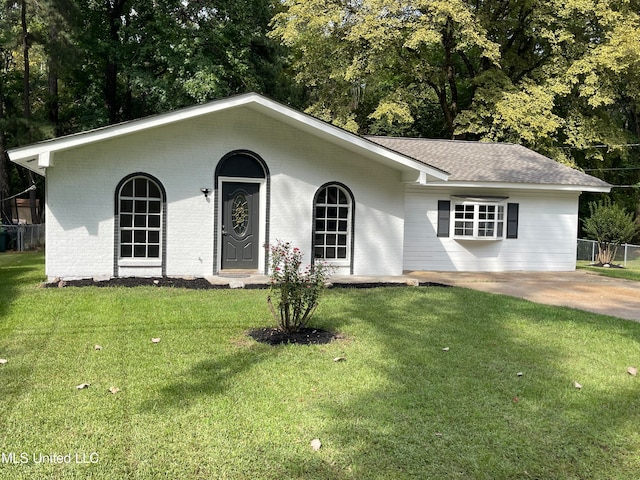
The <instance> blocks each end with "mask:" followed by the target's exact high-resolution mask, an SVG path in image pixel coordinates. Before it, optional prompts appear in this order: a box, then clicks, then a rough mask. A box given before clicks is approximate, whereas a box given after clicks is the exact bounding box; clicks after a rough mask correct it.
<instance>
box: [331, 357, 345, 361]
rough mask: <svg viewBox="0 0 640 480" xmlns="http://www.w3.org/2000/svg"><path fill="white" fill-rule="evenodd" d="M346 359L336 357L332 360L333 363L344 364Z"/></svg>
mask: <svg viewBox="0 0 640 480" xmlns="http://www.w3.org/2000/svg"><path fill="white" fill-rule="evenodd" d="M346 359H347V357H336V358H334V359H333V361H334V362H344V361H345V360H346Z"/></svg>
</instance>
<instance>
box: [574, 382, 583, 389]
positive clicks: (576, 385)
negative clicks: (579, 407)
mask: <svg viewBox="0 0 640 480" xmlns="http://www.w3.org/2000/svg"><path fill="white" fill-rule="evenodd" d="M573 386H574V387H576V388H577V389H578V390H580V389H581V388H582V385H580V384H579V383H578V382H573Z"/></svg>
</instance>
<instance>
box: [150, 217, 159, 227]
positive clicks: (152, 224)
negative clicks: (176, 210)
mask: <svg viewBox="0 0 640 480" xmlns="http://www.w3.org/2000/svg"><path fill="white" fill-rule="evenodd" d="M149 228H160V215H149Z"/></svg>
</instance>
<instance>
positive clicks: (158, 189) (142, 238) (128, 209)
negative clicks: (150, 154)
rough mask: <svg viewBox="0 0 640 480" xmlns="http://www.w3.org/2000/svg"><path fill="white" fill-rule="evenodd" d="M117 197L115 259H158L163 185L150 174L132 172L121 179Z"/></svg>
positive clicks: (161, 230)
mask: <svg viewBox="0 0 640 480" xmlns="http://www.w3.org/2000/svg"><path fill="white" fill-rule="evenodd" d="M116 196H117V198H116V209H117V211H116V215H117V217H118V224H117V230H118V231H117V232H116V235H117V238H116V240H117V242H118V248H117V256H118V258H119V259H120V260H124V259H140V260H142V259H157V260H161V258H162V253H163V229H164V213H165V212H164V210H165V205H164V204H165V195H164V189H163V187H162V185H161V184H160V183H159V182H158V181H156V180H155V179H153V178H152V177H151V176H149V175H145V174H134V175H131V176H129V177H127V178H125V179H124V180H123V181H122V182H120V185H119V186H118V189H117V192H116Z"/></svg>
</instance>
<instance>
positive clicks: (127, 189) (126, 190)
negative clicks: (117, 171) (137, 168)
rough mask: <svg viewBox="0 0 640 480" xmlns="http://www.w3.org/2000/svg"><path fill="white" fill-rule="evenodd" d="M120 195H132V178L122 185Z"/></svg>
mask: <svg viewBox="0 0 640 480" xmlns="http://www.w3.org/2000/svg"><path fill="white" fill-rule="evenodd" d="M120 196H122V197H133V180H129V181H128V182H127V183H125V184H124V185H123V186H122V190H120Z"/></svg>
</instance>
